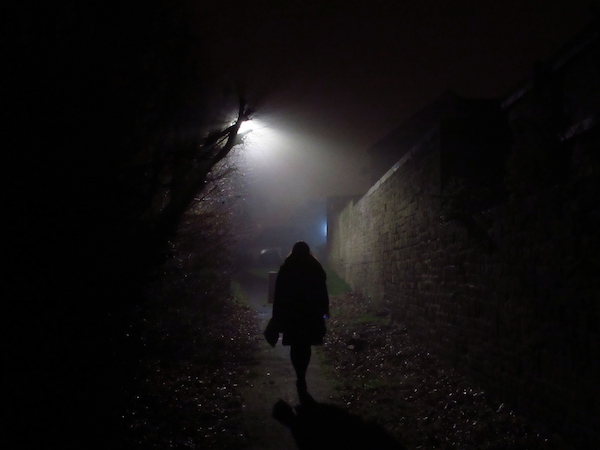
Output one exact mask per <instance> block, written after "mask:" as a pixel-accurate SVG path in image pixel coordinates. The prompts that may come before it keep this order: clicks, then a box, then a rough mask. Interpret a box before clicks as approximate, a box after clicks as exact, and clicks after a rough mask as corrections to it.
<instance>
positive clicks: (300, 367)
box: [290, 344, 311, 391]
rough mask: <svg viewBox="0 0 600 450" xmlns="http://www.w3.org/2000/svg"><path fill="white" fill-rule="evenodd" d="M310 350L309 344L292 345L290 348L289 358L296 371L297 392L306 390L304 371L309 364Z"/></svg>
mask: <svg viewBox="0 0 600 450" xmlns="http://www.w3.org/2000/svg"><path fill="white" fill-rule="evenodd" d="M310 355H311V348H310V344H292V345H291V348H290V358H291V360H292V365H293V366H294V370H295V371H296V378H297V381H296V387H297V388H298V390H299V391H300V390H304V391H305V390H306V370H307V369H308V363H310Z"/></svg>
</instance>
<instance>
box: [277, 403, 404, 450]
mask: <svg viewBox="0 0 600 450" xmlns="http://www.w3.org/2000/svg"><path fill="white" fill-rule="evenodd" d="M273 417H274V418H275V419H276V420H277V421H279V422H280V423H282V424H283V425H285V426H286V427H288V428H289V429H290V431H291V433H292V435H293V436H294V439H295V440H296V444H297V445H298V449H299V450H309V449H310V450H321V449H323V450H325V449H327V450H335V449H344V450H372V449H378V450H404V449H405V447H404V446H403V445H402V444H400V443H398V442H397V441H396V440H395V439H394V438H393V437H392V436H390V435H389V434H388V433H387V432H386V431H385V430H383V428H381V427H380V426H378V425H377V424H374V423H368V422H365V421H364V420H363V419H361V418H360V417H358V416H355V415H353V414H350V413H348V412H347V411H344V410H343V409H342V408H340V407H339V406H335V405H330V404H325V403H317V402H314V401H313V402H310V403H307V404H303V405H300V406H297V407H296V408H292V407H291V406H290V405H289V404H287V403H286V402H285V401H283V400H279V401H277V403H275V405H274V406H273Z"/></svg>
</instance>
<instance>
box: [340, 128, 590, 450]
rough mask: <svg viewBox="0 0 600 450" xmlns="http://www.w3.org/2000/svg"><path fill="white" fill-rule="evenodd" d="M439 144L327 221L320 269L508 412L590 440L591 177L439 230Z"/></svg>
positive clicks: (421, 149) (414, 155) (433, 140)
mask: <svg viewBox="0 0 600 450" xmlns="http://www.w3.org/2000/svg"><path fill="white" fill-rule="evenodd" d="M438 141H439V133H437V132H434V133H433V134H431V135H430V136H428V137H427V138H426V139H424V140H423V142H421V143H420V144H419V145H418V146H416V147H415V148H414V149H413V150H412V151H411V152H410V153H409V154H408V155H406V156H405V157H404V158H403V159H402V160H401V161H400V162H399V163H398V164H396V165H395V166H394V167H393V168H392V169H391V170H390V171H389V172H388V173H387V174H386V175H385V176H384V177H383V178H382V179H381V180H380V181H379V182H378V183H377V184H376V185H375V186H373V188H372V189H371V190H370V191H369V192H368V193H367V194H366V195H365V196H364V197H363V198H361V199H360V200H358V201H351V202H350V203H348V204H347V206H346V207H345V208H344V209H343V210H342V211H341V213H339V215H337V217H335V218H334V219H333V218H332V221H330V224H329V264H330V265H331V266H332V267H333V268H334V269H335V270H336V271H337V272H338V273H339V274H340V275H341V276H342V277H343V278H344V279H345V280H347V281H348V282H349V283H350V284H351V285H352V286H353V288H354V289H355V291H357V292H358V293H360V294H362V295H363V297H364V298H365V301H370V302H372V303H373V305H374V307H375V308H388V309H390V310H391V313H392V315H393V317H394V320H397V321H401V322H402V323H404V324H405V325H406V326H407V327H408V329H409V330H410V332H411V334H413V335H415V336H419V337H420V338H421V339H422V340H423V342H425V343H426V344H427V345H428V346H430V347H431V348H432V349H433V350H434V351H435V352H436V353H438V354H439V355H441V356H442V357H444V358H446V359H447V360H448V361H450V362H452V363H453V364H455V365H456V367H458V368H460V369H461V370H466V371H469V372H470V373H471V374H472V375H474V376H475V377H476V378H477V379H478V380H480V381H481V382H482V384H483V385H484V386H485V387H487V388H488V389H490V390H492V391H494V392H495V393H496V394H498V395H500V396H501V397H502V398H503V399H504V400H505V401H507V402H508V403H509V404H511V405H513V406H514V407H516V408H518V409H520V410H521V411H523V412H529V413H531V414H535V415H538V417H542V418H543V419H544V420H545V421H547V422H548V423H550V424H551V425H552V426H555V427H559V428H561V429H563V430H565V429H566V430H568V431H567V432H568V433H572V434H573V435H577V436H578V437H577V439H583V441H581V442H584V443H589V442H592V441H593V440H594V439H596V440H597V439H598V435H597V431H596V430H598V429H600V427H599V425H600V423H598V416H597V414H598V402H599V401H600V396H599V395H598V392H599V389H598V387H597V383H598V380H600V347H599V343H600V333H599V328H598V318H599V317H600V303H599V298H598V295H599V294H598V293H599V292H600V283H599V280H600V276H598V273H599V272H598V269H599V268H600V267H599V257H598V254H599V253H598V251H599V250H600V248H599V247H600V246H599V239H598V235H599V233H598V229H599V228H598V227H600V210H599V203H598V199H599V198H600V184H599V182H598V178H597V177H585V178H581V179H578V180H577V181H571V182H567V183H563V184H561V185H557V186H554V187H551V188H548V189H546V190H545V191H543V192H540V193H537V194H536V195H533V196H530V197H527V198H524V199H522V200H520V201H516V200H513V201H512V202H508V203H507V204H505V205H503V206H501V207H497V208H494V209H491V210H488V211H485V212H482V213H480V214H477V215H475V216H474V224H475V227H474V228H473V227H471V228H470V229H467V228H466V227H464V226H463V225H461V224H460V223H457V222H452V223H446V224H443V223H442V222H441V220H440V211H441V205H440V203H441V202H440V196H439V194H440V181H439V180H440V165H439V160H440V158H439V150H438V149H439V142H438ZM586 445H587V444H586Z"/></svg>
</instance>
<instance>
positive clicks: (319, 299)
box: [273, 241, 329, 401]
mask: <svg viewBox="0 0 600 450" xmlns="http://www.w3.org/2000/svg"><path fill="white" fill-rule="evenodd" d="M325 280H326V275H325V271H324V270H323V267H322V266H321V264H320V263H319V261H317V259H316V258H315V257H314V256H313V255H312V254H311V252H310V248H309V247H308V244H306V242H302V241H300V242H297V243H296V244H295V245H294V247H293V248H292V252H291V253H290V255H289V256H288V257H287V258H286V259H285V262H284V263H283V265H282V266H281V268H280V269H279V273H278V274H277V280H276V282H275V296H274V301H273V319H274V320H275V321H276V322H277V325H278V328H279V331H281V332H282V333H283V340H282V344H283V345H289V346H291V347H290V358H291V360H292V365H293V366H294V370H295V371H296V378H297V380H296V387H297V389H298V394H299V396H300V400H301V401H302V399H303V398H304V399H306V398H307V397H308V398H309V396H308V393H307V389H306V370H307V369H308V364H309V362H310V356H311V345H321V344H323V337H324V336H325V331H326V330H325V318H326V317H329V295H328V293H327V286H326V284H325Z"/></svg>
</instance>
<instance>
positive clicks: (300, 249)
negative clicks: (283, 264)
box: [292, 241, 310, 256]
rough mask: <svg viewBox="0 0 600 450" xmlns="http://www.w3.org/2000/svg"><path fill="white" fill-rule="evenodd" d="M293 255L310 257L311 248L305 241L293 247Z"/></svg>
mask: <svg viewBox="0 0 600 450" xmlns="http://www.w3.org/2000/svg"><path fill="white" fill-rule="evenodd" d="M292 255H294V256H308V255H310V247H309V246H308V244H307V243H306V242H304V241H298V242H296V243H295V244H294V247H292Z"/></svg>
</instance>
